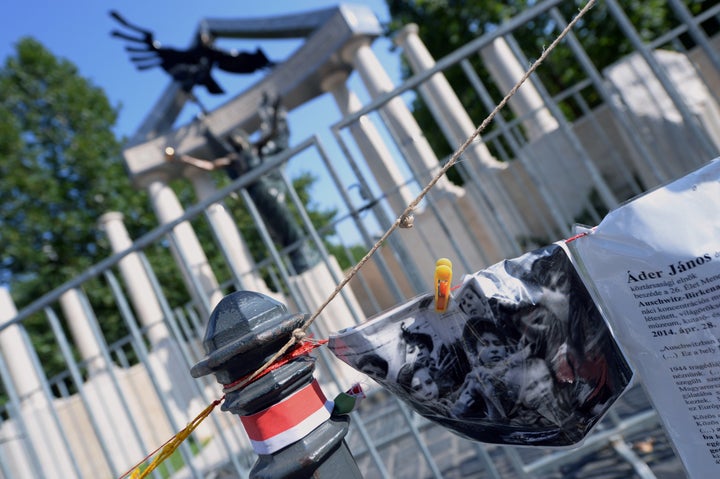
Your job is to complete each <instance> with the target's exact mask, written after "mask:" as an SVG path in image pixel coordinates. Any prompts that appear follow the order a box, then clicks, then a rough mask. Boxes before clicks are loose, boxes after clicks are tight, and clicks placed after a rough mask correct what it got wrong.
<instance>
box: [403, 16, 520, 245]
mask: <svg viewBox="0 0 720 479" xmlns="http://www.w3.org/2000/svg"><path fill="white" fill-rule="evenodd" d="M395 43H396V44H397V45H398V46H400V47H402V48H403V52H404V54H405V58H406V59H407V60H408V62H409V63H410V67H411V68H412V70H413V72H415V73H420V72H423V71H426V70H430V69H431V68H433V67H434V66H435V59H434V58H433V57H432V55H431V54H430V52H429V51H428V49H427V47H426V46H425V44H424V43H423V42H422V40H421V39H420V37H419V36H418V26H417V25H415V24H410V25H407V26H405V27H404V28H403V29H402V30H400V32H399V33H398V35H397V36H396V37H395ZM419 91H420V94H421V95H422V97H423V100H425V103H426V104H427V105H428V106H429V108H430V110H431V112H432V115H433V117H434V118H435V120H436V121H437V122H438V125H440V128H441V129H442V131H443V134H444V136H445V138H446V139H447V141H448V143H449V144H450V145H451V146H453V147H454V148H457V147H459V146H460V145H462V144H463V143H464V142H465V141H467V139H468V138H469V137H470V136H471V135H472V134H473V133H474V132H475V130H476V129H477V126H476V125H475V124H474V123H473V121H472V120H471V119H470V115H468V113H467V111H466V110H465V107H464V106H463V105H462V103H461V102H460V99H459V98H458V97H457V95H456V94H455V91H454V90H453V89H452V87H451V86H450V83H449V82H448V81H447V79H446V78H445V76H444V75H443V74H442V73H436V74H435V75H432V76H431V77H430V78H428V79H427V80H426V81H425V82H423V83H422V84H421V85H420V86H419ZM463 156H464V157H465V158H468V159H470V160H472V161H469V162H466V163H465V165H466V167H468V169H469V173H470V175H471V176H472V179H473V181H468V184H466V185H465V188H466V189H467V188H469V187H471V186H472V187H478V188H480V189H481V190H482V191H478V192H476V193H477V194H476V195H475V196H481V195H486V196H487V201H488V202H489V203H490V204H491V205H493V206H494V208H493V209H494V210H496V211H498V213H497V215H496V218H495V220H496V222H497V225H498V227H500V228H504V229H505V230H506V234H507V235H508V236H509V237H512V238H515V237H517V236H520V235H526V234H528V230H527V227H526V226H525V224H524V222H523V220H522V219H521V215H520V214H519V213H518V211H517V209H516V208H515V206H514V204H513V202H512V200H511V199H510V197H509V196H508V195H507V193H506V192H505V191H504V189H503V186H502V185H501V184H500V183H499V179H498V177H497V174H499V173H500V172H502V171H503V170H505V169H506V168H507V166H508V165H507V163H503V162H500V161H497V160H496V159H495V157H493V155H492V153H490V150H489V149H488V148H487V146H486V145H485V143H483V142H482V137H481V136H478V137H477V139H476V141H475V142H473V143H472V144H470V145H469V146H468V148H467V149H466V150H465V152H464V153H463ZM503 251H504V252H505V253H506V254H507V255H511V254H516V253H518V252H519V251H518V250H513V249H512V248H507V249H504V250H503Z"/></svg>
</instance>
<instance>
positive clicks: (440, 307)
mask: <svg viewBox="0 0 720 479" xmlns="http://www.w3.org/2000/svg"><path fill="white" fill-rule="evenodd" d="M451 283H452V262H450V260H449V259H447V258H440V259H439V260H437V262H436V263H435V278H434V280H433V284H434V286H435V311H437V312H438V313H444V312H445V310H446V309H447V307H448V305H449V304H450V284H451Z"/></svg>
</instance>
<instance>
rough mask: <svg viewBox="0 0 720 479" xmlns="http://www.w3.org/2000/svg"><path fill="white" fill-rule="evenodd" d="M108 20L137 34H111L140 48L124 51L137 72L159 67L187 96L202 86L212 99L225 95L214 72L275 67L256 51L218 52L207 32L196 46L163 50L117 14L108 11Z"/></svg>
mask: <svg viewBox="0 0 720 479" xmlns="http://www.w3.org/2000/svg"><path fill="white" fill-rule="evenodd" d="M110 16H112V17H113V18H114V19H115V20H117V22H118V23H120V24H121V25H122V26H123V27H125V28H127V29H128V30H131V31H132V32H136V33H139V34H140V36H135V35H132V34H129V33H125V32H121V31H118V30H113V31H112V33H111V34H112V36H114V37H117V38H122V39H123V40H127V41H129V42H132V43H135V44H138V45H140V46H126V47H125V50H127V51H128V52H130V53H131V55H130V60H132V62H133V63H135V66H136V67H137V68H138V70H148V69H150V68H155V67H161V68H162V69H163V70H165V71H166V72H167V73H168V74H170V76H171V77H172V78H173V79H174V80H175V81H177V82H179V83H180V84H181V85H182V88H183V90H184V91H186V92H188V93H190V91H191V90H192V88H193V87H194V86H195V85H203V86H204V87H205V88H206V89H207V91H208V92H209V93H212V94H214V95H218V94H222V93H224V90H223V89H222V87H221V86H220V85H219V84H218V83H217V81H215V79H214V78H213V77H212V75H211V70H212V69H213V68H219V69H220V70H223V71H226V72H229V73H253V72H255V71H257V70H259V69H262V68H269V67H272V66H273V65H274V63H273V62H272V61H270V60H268V58H267V57H266V56H265V53H264V52H263V51H262V50H261V49H259V48H258V49H257V50H256V51H255V52H254V53H250V52H235V51H224V50H220V49H219V48H216V47H215V46H214V45H213V43H212V37H211V36H210V35H209V34H208V33H207V32H200V33H199V34H198V39H197V41H196V42H195V44H194V45H193V46H192V47H190V48H188V49H186V50H177V49H175V48H166V47H162V46H161V45H160V42H158V41H157V40H155V38H154V36H153V33H152V32H151V31H149V30H145V29H144V28H140V27H138V26H135V25H133V24H131V23H129V22H128V21H127V20H125V18H123V17H122V16H121V15H120V14H119V13H118V12H116V11H111V12H110Z"/></svg>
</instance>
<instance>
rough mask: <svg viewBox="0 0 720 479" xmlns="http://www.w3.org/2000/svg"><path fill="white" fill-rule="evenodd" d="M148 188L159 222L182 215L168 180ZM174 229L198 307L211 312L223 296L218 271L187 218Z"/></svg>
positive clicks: (175, 246) (176, 246) (187, 281)
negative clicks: (217, 275)
mask: <svg viewBox="0 0 720 479" xmlns="http://www.w3.org/2000/svg"><path fill="white" fill-rule="evenodd" d="M148 192H149V193H150V201H151V203H152V206H153V209H154V210H155V214H156V216H157V217H158V219H159V220H160V223H162V224H165V223H170V222H171V221H173V220H175V219H177V218H179V217H180V216H182V215H183V213H184V211H183V208H182V206H181V205H180V202H179V201H178V199H177V196H176V195H175V192H174V191H173V190H172V189H171V188H170V186H168V185H167V184H165V183H163V182H162V181H154V182H152V183H150V185H149V186H148ZM173 232H174V237H175V241H174V242H172V243H173V253H174V254H175V256H176V259H177V261H178V264H179V265H180V269H181V270H182V272H183V277H184V279H185V284H186V286H187V288H188V291H190V293H191V295H192V296H193V298H194V299H195V301H196V302H197V304H198V307H199V308H202V309H204V310H205V311H204V313H205V315H209V314H210V311H212V308H214V307H215V305H216V304H217V303H218V302H219V301H220V300H221V299H222V292H221V291H220V288H219V286H218V282H217V279H216V278H215V274H214V273H213V271H212V269H211V268H210V264H209V263H208V259H207V256H205V252H204V251H203V249H202V246H200V241H199V240H198V238H197V236H196V235H195V231H194V230H193V229H192V225H191V224H190V223H188V222H183V223H180V224H179V225H177V226H176V227H175V229H174V230H173ZM196 285H199V287H197V286H196Z"/></svg>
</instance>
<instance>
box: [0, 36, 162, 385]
mask: <svg viewBox="0 0 720 479" xmlns="http://www.w3.org/2000/svg"><path fill="white" fill-rule="evenodd" d="M116 119H117V110H116V108H113V107H112V106H111V105H110V103H109V101H108V99H107V97H106V96H105V93H104V92H103V91H102V89H100V88H98V87H97V86H95V85H93V84H91V83H90V82H89V81H88V80H87V79H85V78H83V77H82V76H81V75H80V74H79V73H78V71H77V68H76V67H75V66H74V65H73V64H72V63H70V62H69V61H67V60H64V59H58V58H56V57H55V56H54V55H53V54H52V53H51V52H50V51H48V50H47V49H46V48H45V47H44V46H43V45H41V44H40V43H39V42H37V41H36V40H34V39H31V38H23V39H21V40H19V41H18V43H17V44H16V55H15V56H11V57H8V58H7V59H6V60H5V63H4V65H3V66H2V68H1V69H0V177H2V179H3V181H2V182H0V241H1V242H2V244H3V248H2V256H1V257H0V283H5V284H9V285H10V286H11V289H12V292H13V296H14V298H15V300H16V302H17V303H18V305H19V306H20V307H22V306H26V305H27V304H29V303H31V302H32V301H34V300H35V299H37V298H39V297H40V296H42V295H43V294H45V293H47V292H48V291H50V290H52V289H53V288H55V287H57V286H60V285H61V284H63V283H64V282H66V281H68V280H70V279H72V278H73V277H74V276H76V275H78V274H79V273H81V272H83V271H84V270H86V269H87V268H88V267H90V266H91V265H93V264H94V263H96V262H98V261H99V260H101V259H103V258H105V257H107V256H108V251H109V248H108V246H107V243H106V240H105V238H104V235H103V233H102V232H100V231H99V229H98V228H97V220H98V218H99V217H100V216H101V215H102V214H103V213H105V212H107V211H111V210H116V211H122V212H124V213H125V214H126V216H127V217H128V218H129V220H130V221H128V223H129V224H132V225H133V229H134V233H135V234H139V229H142V225H143V224H144V225H145V226H146V227H149V225H150V221H151V218H150V216H149V215H147V214H146V213H145V210H146V209H147V205H148V202H147V197H146V195H144V194H142V193H139V192H138V191H135V190H133V189H132V187H131V185H130V183H129V180H128V177H127V174H126V173H125V170H124V168H123V164H122V157H121V147H122V145H121V142H120V141H118V140H117V139H116V137H115V135H114V133H113V131H112V127H113V125H114V124H115V121H116ZM87 292H88V294H96V295H97V294H106V295H108V293H107V292H105V293H101V292H100V291H87ZM108 299H109V295H108ZM100 302H101V303H102V302H108V301H107V299H105V300H103V299H102V298H101V300H100ZM27 326H28V329H29V330H30V331H31V335H32V337H33V340H34V342H35V344H36V347H37V349H38V352H39V353H40V355H41V359H42V362H43V364H45V365H46V366H47V368H48V370H49V371H53V372H55V371H57V370H58V369H60V368H63V367H64V363H62V359H61V358H59V357H58V356H57V354H56V353H57V351H56V347H55V346H54V344H55V342H54V339H53V338H52V333H51V331H50V329H49V328H48V327H47V324H46V323H45V322H44V320H43V319H42V318H39V317H38V318H32V320H31V321H28V323H27ZM103 328H104V329H105V328H106V329H107V330H108V331H109V332H110V335H111V336H117V335H120V334H123V331H124V329H123V328H122V327H121V322H120V321H103Z"/></svg>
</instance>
